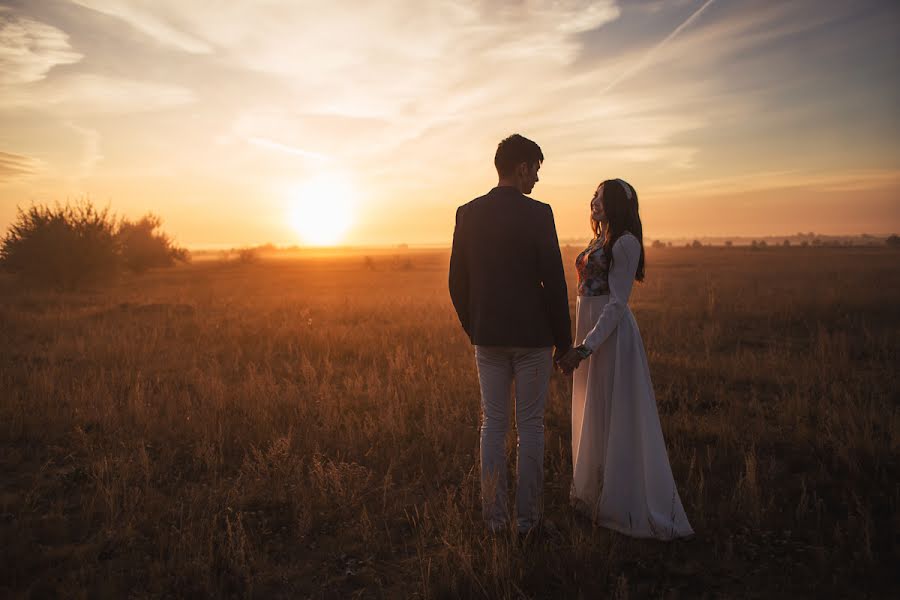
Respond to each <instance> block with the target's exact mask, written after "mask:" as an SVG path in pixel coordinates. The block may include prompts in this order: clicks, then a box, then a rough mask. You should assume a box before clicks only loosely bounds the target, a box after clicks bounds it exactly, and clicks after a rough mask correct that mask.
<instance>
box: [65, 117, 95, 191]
mask: <svg viewBox="0 0 900 600" xmlns="http://www.w3.org/2000/svg"><path fill="white" fill-rule="evenodd" d="M66 126H67V127H68V128H69V129H71V130H72V131H74V132H75V133H77V134H78V135H79V136H81V139H82V140H83V142H82V151H81V164H80V166H81V173H80V175H81V177H88V176H90V175H91V174H92V173H93V171H94V167H95V166H97V163H99V162H100V161H101V160H103V154H102V153H101V152H100V132H99V131H97V130H95V129H89V128H87V127H82V126H80V125H76V124H75V123H71V122H70V123H66Z"/></svg>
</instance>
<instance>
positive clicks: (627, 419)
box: [560, 179, 694, 539]
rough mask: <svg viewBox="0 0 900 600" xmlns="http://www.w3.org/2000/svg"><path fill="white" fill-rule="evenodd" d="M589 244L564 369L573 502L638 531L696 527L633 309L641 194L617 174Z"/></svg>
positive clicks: (640, 272) (668, 532) (596, 201)
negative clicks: (568, 375)
mask: <svg viewBox="0 0 900 600" xmlns="http://www.w3.org/2000/svg"><path fill="white" fill-rule="evenodd" d="M591 228H592V229H593V231H594V240H593V241H592V242H591V243H590V244H589V245H588V247H587V248H586V249H585V250H584V252H582V253H581V254H579V255H578V258H577V260H576V263H575V266H576V269H577V271H578V300H577V316H576V322H575V332H576V333H575V341H576V342H578V341H579V340H580V341H582V343H581V345H580V346H577V347H576V348H575V351H574V352H570V353H569V354H567V355H566V356H565V357H564V358H563V359H562V360H561V361H560V367H561V368H562V369H563V370H564V371H565V372H571V371H572V370H573V369H575V371H574V381H573V385H572V388H573V389H572V464H573V468H574V476H573V481H572V491H571V497H572V503H573V505H574V506H575V507H576V508H577V509H579V510H580V511H582V512H584V513H586V514H587V515H588V516H590V517H591V518H592V519H594V521H595V522H597V523H598V524H599V525H602V526H604V527H608V528H610V529H615V530H616V531H619V532H621V533H624V534H627V535H630V536H634V537H651V538H658V539H672V538H676V537H683V536H688V535H692V534H693V533H694V531H693V529H691V525H690V523H688V520H687V516H686V515H685V513H684V508H683V507H682V506H681V499H680V498H679V497H678V491H677V490H676V489H675V481H674V479H673V477H672V469H671V467H670V466H669V458H668V455H667V454H666V446H665V442H664V441H663V435H662V428H661V427H660V424H659V415H658V414H657V411H656V398H655V397H654V395H653V386H652V384H651V382H650V369H649V367H648V365H647V356H646V354H645V352H644V344H643V342H642V341H641V334H640V332H639V331H638V327H637V323H636V322H635V320H634V315H632V313H631V311H630V310H629V309H628V297H629V296H630V295H631V288H632V284H633V283H634V281H635V280H637V281H643V279H644V246H643V241H642V239H643V231H642V228H641V219H640V217H639V216H638V199H637V193H636V192H635V191H634V188H633V187H631V185H629V184H628V183H627V182H625V181H622V180H621V179H610V180H608V181H604V182H603V183H601V184H600V186H599V187H598V188H597V191H596V193H595V194H594V198H593V199H592V200H591Z"/></svg>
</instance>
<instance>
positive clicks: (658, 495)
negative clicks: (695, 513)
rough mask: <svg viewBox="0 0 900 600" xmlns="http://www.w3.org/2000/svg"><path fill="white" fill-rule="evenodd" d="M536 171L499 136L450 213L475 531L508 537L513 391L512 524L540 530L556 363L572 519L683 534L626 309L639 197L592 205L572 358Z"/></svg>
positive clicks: (686, 527)
mask: <svg viewBox="0 0 900 600" xmlns="http://www.w3.org/2000/svg"><path fill="white" fill-rule="evenodd" d="M543 160H544V155H543V153H542V152H541V149H540V147H539V146H538V145H537V144H536V143H535V142H533V141H531V140H529V139H527V138H525V137H522V136H520V135H518V134H516V135H512V136H510V137H508V138H506V139H504V140H503V141H502V142H500V144H499V145H498V147H497V153H496V155H495V157H494V165H495V166H496V168H497V174H498V176H499V182H498V184H497V186H496V187H495V188H493V189H492V190H491V191H489V192H488V193H487V194H485V195H484V196H481V197H480V198H476V199H474V200H472V201H471V202H469V203H467V204H464V205H463V206H461V207H459V209H458V210H457V213H456V228H455V230H454V233H453V250H452V254H451V258H450V296H451V298H452V300H453V306H454V307H455V309H456V312H457V315H458V316H459V320H460V323H461V324H462V326H463V329H465V331H466V333H467V334H468V336H469V339H470V340H471V342H472V344H473V345H474V347H475V362H476V365H477V368H478V379H479V383H480V386H481V407H482V419H481V497H482V509H483V515H484V519H485V523H486V525H487V527H488V528H489V529H490V530H491V531H502V530H505V529H506V528H507V527H508V526H509V521H510V516H509V509H508V507H507V485H506V454H505V446H506V433H507V428H508V424H509V414H508V410H509V399H510V396H511V393H512V389H513V384H515V416H516V431H517V434H518V460H517V484H516V502H515V526H516V528H517V529H518V531H519V533H520V534H527V533H528V532H530V531H532V530H533V529H534V528H536V527H537V526H538V525H539V524H540V521H541V513H542V510H541V507H542V501H541V500H542V493H543V475H544V406H545V403H546V400H547V396H548V390H549V383H550V374H551V372H552V370H553V365H554V364H555V365H556V366H557V367H558V368H559V369H560V370H562V372H563V373H565V374H566V375H572V376H573V382H572V468H573V477H572V488H571V492H570V497H571V501H572V504H573V506H574V507H575V508H576V510H578V511H580V512H582V513H583V514H585V515H586V516H588V517H589V518H591V519H592V520H593V521H594V522H596V523H597V524H599V525H602V526H604V527H608V528H610V529H614V530H616V531H619V532H621V533H624V534H627V535H630V536H634V537H648V538H657V539H673V538H677V537H684V536H689V535H692V534H693V530H692V529H691V526H690V523H689V522H688V519H687V516H686V515H685V512H684V508H683V507H682V505H681V499H680V498H679V496H678V491H677V490H676V488H675V481H674V479H673V477H672V470H671V467H670V466H669V458H668V454H667V453H666V446H665V442H664V440H663V434H662V428H661V427H660V422H659V415H658V413H657V408H656V398H655V396H654V394H653V386H652V383H651V380H650V369H649V366H648V364H647V356H646V353H645V351H644V345H643V342H642V341H641V335H640V332H639V330H638V326H637V323H636V321H635V319H634V315H633V314H632V313H631V310H629V308H628V298H629V296H630V295H631V289H632V286H633V284H634V282H635V281H636V280H637V281H642V280H643V279H644V247H643V233H642V229H641V220H640V217H639V215H638V198H637V192H635V190H634V188H633V187H631V185H630V184H628V183H627V182H625V181H623V180H621V179H610V180H606V181H604V182H603V183H601V184H600V185H599V186H598V187H597V190H596V192H595V193H594V196H593V198H592V199H591V204H590V211H591V215H590V216H591V218H590V222H591V228H592V230H593V240H592V241H591V243H590V244H588V246H587V248H585V249H584V250H583V251H582V252H581V253H580V254H579V255H578V258H577V259H576V261H575V268H576V271H577V274H578V295H577V301H576V321H575V341H576V342H577V345H576V346H574V347H573V341H572V332H571V319H570V317H569V302H568V291H567V288H566V279H565V273H564V270H563V263H562V256H561V254H560V249H559V242H558V239H557V235H556V226H555V224H554V220H553V212H552V210H551V208H550V206H549V205H548V204H544V203H542V202H538V201H536V200H533V199H531V198H529V197H528V196H527V195H526V194H529V193H531V190H532V189H533V188H534V185H535V183H537V182H538V179H539V178H538V171H539V170H540V168H541V163H542V162H543ZM554 347H555V348H556V352H555V353H554V350H553V349H554Z"/></svg>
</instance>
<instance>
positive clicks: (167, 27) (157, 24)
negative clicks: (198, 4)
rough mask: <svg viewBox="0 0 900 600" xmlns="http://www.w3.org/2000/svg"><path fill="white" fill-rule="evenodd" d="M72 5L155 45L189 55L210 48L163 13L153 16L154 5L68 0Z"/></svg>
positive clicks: (114, 0)
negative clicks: (108, 19) (116, 22)
mask: <svg viewBox="0 0 900 600" xmlns="http://www.w3.org/2000/svg"><path fill="white" fill-rule="evenodd" d="M72 2H73V3H75V4H78V5H80V6H83V7H85V8H89V9H91V10H94V11H96V12H99V13H103V14H105V15H108V16H111V17H116V18H118V19H121V20H123V21H125V22H126V23H128V24H129V25H131V26H132V27H134V28H135V29H137V30H138V31H140V32H141V33H143V34H145V35H147V36H149V37H151V38H153V39H154V40H156V41H157V42H158V43H160V44H162V45H164V46H169V47H172V48H176V49H178V50H182V51H184V52H189V53H192V54H209V53H210V52H212V48H211V47H210V46H209V45H208V44H207V43H205V42H204V41H202V40H199V39H197V38H196V37H193V36H191V35H189V34H187V33H185V32H183V31H181V30H179V29H178V28H177V27H175V26H173V25H171V24H170V23H169V22H168V20H167V18H166V16H165V15H164V14H154V13H153V6H154V4H156V3H155V2H140V1H134V0H132V1H127V2H126V1H117V0H72Z"/></svg>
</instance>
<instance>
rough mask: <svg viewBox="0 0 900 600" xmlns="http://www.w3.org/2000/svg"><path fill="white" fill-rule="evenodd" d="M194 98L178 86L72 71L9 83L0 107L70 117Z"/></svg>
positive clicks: (151, 108)
mask: <svg viewBox="0 0 900 600" xmlns="http://www.w3.org/2000/svg"><path fill="white" fill-rule="evenodd" d="M194 101H195V96H194V93H193V92H192V91H191V90H188V89H186V88H183V87H180V86H175V85H169V84H165V83H154V82H148V81H138V80H133V79H124V78H120V77H109V76H104V75H93V74H77V73H76V74H67V75H64V76H60V77H55V78H52V79H50V80H46V81H42V82H39V83H36V84H32V85H28V86H16V87H11V88H9V89H7V90H6V91H5V93H4V94H3V95H0V110H13V109H27V110H42V111H52V112H53V113H54V114H55V115H57V116H62V117H72V116H83V115H110V114H127V113H140V112H146V111H154V110H160V109H165V108H172V107H176V106H182V105H185V104H190V103H192V102H194Z"/></svg>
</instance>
